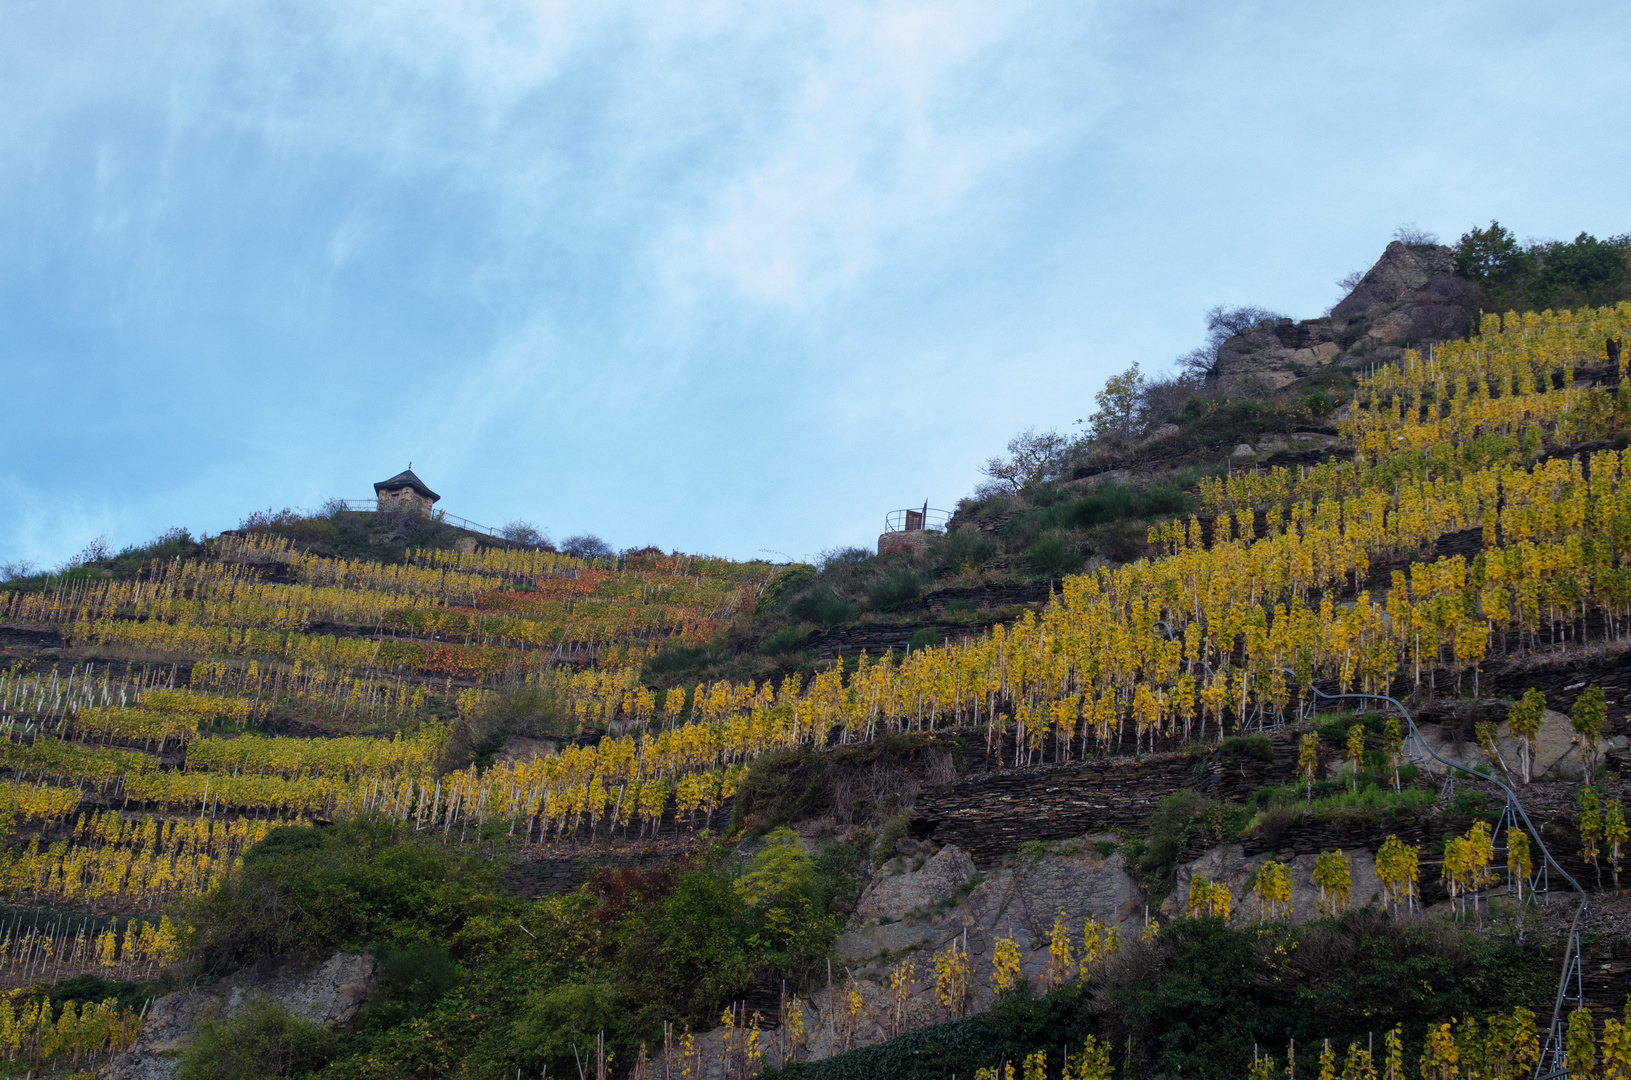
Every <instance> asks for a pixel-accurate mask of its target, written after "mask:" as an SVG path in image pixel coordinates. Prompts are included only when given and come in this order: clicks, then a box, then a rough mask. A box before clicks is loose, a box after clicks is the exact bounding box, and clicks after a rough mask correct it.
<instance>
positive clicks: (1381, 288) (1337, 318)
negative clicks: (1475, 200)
mask: <svg viewBox="0 0 1631 1080" xmlns="http://www.w3.org/2000/svg"><path fill="white" fill-rule="evenodd" d="M1476 304H1477V290H1476V288H1475V287H1474V286H1473V284H1472V283H1471V282H1470V281H1468V280H1467V279H1466V278H1463V277H1461V276H1460V275H1459V274H1458V273H1457V272H1456V266H1455V254H1454V252H1452V251H1451V250H1450V249H1449V248H1447V247H1444V246H1442V245H1438V244H1422V245H1413V246H1406V245H1405V244H1402V243H1400V242H1399V241H1397V240H1395V241H1394V242H1393V243H1391V244H1389V245H1388V246H1387V250H1385V251H1384V252H1383V253H1382V257H1381V258H1380V259H1379V260H1377V262H1376V265H1375V266H1373V267H1371V268H1370V271H1369V272H1368V273H1366V274H1365V276H1364V278H1362V279H1361V280H1360V282H1359V284H1358V285H1356V286H1355V287H1354V290H1353V291H1352V292H1351V293H1349V294H1348V295H1347V296H1346V297H1345V298H1344V299H1343V300H1342V302H1341V303H1339V304H1337V306H1336V307H1334V308H1332V309H1331V314H1329V315H1327V316H1325V317H1324V318H1321V319H1305V320H1303V321H1302V322H1292V321H1291V320H1290V319H1278V320H1266V321H1264V322H1262V323H1259V324H1258V325H1257V326H1254V327H1252V328H1251V329H1249V330H1246V331H1244V332H1242V333H1239V334H1236V335H1235V336H1234V337H1232V338H1230V339H1229V340H1227V341H1225V342H1224V343H1223V344H1222V345H1221V346H1219V347H1218V358H1217V364H1216V366H1215V367H1214V368H1213V369H1212V371H1211V373H1210V374H1209V375H1208V380H1209V381H1211V382H1213V383H1214V384H1215V385H1216V386H1217V387H1218V388H1219V389H1220V390H1222V391H1223V392H1224V393H1226V394H1254V393H1264V392H1270V391H1274V390H1279V389H1280V388H1282V387H1285V386H1289V385H1290V384H1292V383H1294V382H1296V381H1297V380H1298V379H1300V378H1303V377H1305V376H1307V375H1308V374H1310V373H1311V372H1313V371H1314V370H1316V369H1318V368H1320V367H1323V366H1325V365H1327V364H1342V365H1344V366H1348V367H1358V366H1359V365H1361V364H1372V363H1385V362H1388V361H1393V360H1397V359H1399V358H1400V357H1402V356H1403V355H1404V350H1405V349H1406V348H1410V347H1416V346H1423V345H1427V344H1429V343H1431V342H1436V341H1447V340H1449V339H1452V338H1458V337H1462V336H1464V335H1465V334H1466V333H1467V331H1468V329H1469V328H1470V327H1471V325H1472V318H1473V314H1474V311H1475V309H1476Z"/></svg>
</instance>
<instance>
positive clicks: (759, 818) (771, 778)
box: [731, 750, 832, 834]
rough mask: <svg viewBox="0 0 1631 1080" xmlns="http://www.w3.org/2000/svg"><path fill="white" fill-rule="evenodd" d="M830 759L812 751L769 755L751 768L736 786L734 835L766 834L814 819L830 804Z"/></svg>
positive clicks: (733, 807) (732, 809)
mask: <svg viewBox="0 0 1631 1080" xmlns="http://www.w3.org/2000/svg"><path fill="white" fill-rule="evenodd" d="M830 769H831V765H830V763H829V760H828V757H827V755H825V754H818V753H816V752H815V751H813V750H783V751H780V752H778V753H773V754H766V755H765V756H764V757H761V758H759V759H758V760H757V761H755V762H753V764H752V765H750V766H748V771H747V774H746V775H745V776H743V777H742V779H741V780H739V781H738V782H737V785H736V798H735V800H734V801H733V803H732V806H731V831H732V832H736V831H737V830H741V829H746V830H747V831H748V832H750V833H755V834H757V833H764V832H768V831H770V830H771V829H774V828H777V827H778V826H781V825H791V824H792V823H793V822H795V821H800V820H803V819H804V818H808V817H814V816H815V815H816V814H819V813H821V812H822V811H823V810H825V809H826V808H827V807H828V805H830V803H831V799H832V794H831V792H830V791H829V790H828V786H827V779H828V774H829V771H830Z"/></svg>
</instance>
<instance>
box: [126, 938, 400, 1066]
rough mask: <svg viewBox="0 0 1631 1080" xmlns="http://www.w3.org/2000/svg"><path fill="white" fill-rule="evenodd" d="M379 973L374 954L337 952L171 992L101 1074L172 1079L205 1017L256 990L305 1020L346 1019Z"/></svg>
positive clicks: (230, 1009)
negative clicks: (309, 962)
mask: <svg viewBox="0 0 1631 1080" xmlns="http://www.w3.org/2000/svg"><path fill="white" fill-rule="evenodd" d="M373 973H374V959H373V957H371V956H369V955H368V954H366V953H344V952H337V953H335V954H334V955H333V956H330V957H329V958H328V959H327V960H326V961H324V962H323V963H321V964H318V965H316V966H315V967H307V968H302V967H298V966H295V965H290V964H281V965H277V966H270V967H262V966H257V967H251V968H245V969H243V970H242V971H239V972H235V973H234V974H232V975H229V976H227V977H226V978H224V979H222V980H221V981H220V982H216V983H212V984H210V985H209V986H206V987H201V988H198V989H194V990H182V991H178V992H177V993H174V994H166V995H165V996H164V997H161V998H159V999H158V1000H157V1001H155V1002H153V1007H152V1008H151V1009H150V1010H149V1011H148V1014H147V1020H146V1023H144V1024H143V1025H142V1033H141V1035H140V1036H138V1037H137V1039H136V1041H135V1043H133V1044H132V1045H131V1046H130V1048H129V1049H127V1050H125V1051H123V1052H122V1053H119V1054H117V1055H115V1056H114V1058H113V1060H112V1061H110V1062H108V1064H106V1065H104V1066H103V1067H102V1068H101V1069H100V1070H99V1071H98V1072H97V1074H96V1075H97V1080H170V1078H171V1077H173V1076H175V1074H176V1069H177V1068H178V1067H179V1066H180V1060H179V1055H180V1053H181V1052H182V1051H184V1050H185V1049H186V1048H187V1046H188V1044H190V1043H191V1042H192V1039H193V1036H194V1033H195V1032H196V1031H197V1030H198V1024H199V1022H200V1021H201V1020H203V1019H204V1018H205V1017H206V1016H209V1015H218V1016H222V1017H230V1016H231V1015H232V1014H233V1013H234V1012H235V1011H237V1010H238V1009H239V1008H241V1007H242V1006H243V1004H244V1002H246V1001H248V1000H250V999H251V998H252V997H254V996H256V995H260V996H264V997H266V998H269V999H271V1000H272V1001H275V1002H277V1003H278V1004H279V1005H281V1006H283V1007H284V1008H285V1009H287V1010H288V1011H289V1012H290V1013H292V1014H293V1015H295V1016H297V1017H299V1018H300V1019H302V1020H309V1021H311V1022H312V1023H315V1024H343V1023H345V1022H346V1021H348V1020H350V1019H351V1018H352V1017H353V1016H355V1015H356V1013H357V1010H358V1009H359V1008H361V1007H362V1003H363V998H364V997H365V995H366V993H367V989H368V980H369V978H370V977H371V976H372V975H373Z"/></svg>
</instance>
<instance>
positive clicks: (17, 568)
mask: <svg viewBox="0 0 1631 1080" xmlns="http://www.w3.org/2000/svg"><path fill="white" fill-rule="evenodd" d="M39 572H40V568H39V567H38V566H36V565H34V563H32V562H30V561H29V560H28V559H14V560H12V561H11V562H4V563H0V581H22V580H23V579H25V578H31V577H34V576H35V575H36V574H38V573H39Z"/></svg>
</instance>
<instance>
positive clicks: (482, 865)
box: [183, 814, 495, 972]
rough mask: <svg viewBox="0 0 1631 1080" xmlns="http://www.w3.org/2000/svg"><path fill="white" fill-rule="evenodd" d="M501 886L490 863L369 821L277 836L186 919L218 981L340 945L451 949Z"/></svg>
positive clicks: (290, 829)
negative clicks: (440, 945)
mask: <svg viewBox="0 0 1631 1080" xmlns="http://www.w3.org/2000/svg"><path fill="white" fill-rule="evenodd" d="M494 881H495V877H494V871H493V868H492V864H491V863H490V862H488V861H486V860H482V859H480V858H479V857H475V856H472V857H469V858H464V859H461V858H458V857H456V856H454V855H452V854H450V853H448V852H447V851H445V850H443V849H442V848H441V847H440V845H435V846H433V844H432V842H429V841H425V840H421V839H419V838H416V837H415V836H414V835H413V833H412V832H411V831H410V830H408V829H406V828H405V827H404V826H402V825H400V824H399V823H397V822H395V821H392V820H390V819H388V818H385V817H382V816H379V815H374V814H369V815H365V816H363V817H359V818H356V819H354V820H351V821H342V822H336V823H335V824H333V825H329V826H324V827H321V828H310V827H304V828H303V827H294V826H284V827H282V828H277V829H273V830H272V831H271V832H270V833H269V834H268V835H267V837H266V839H265V840H263V841H261V842H260V843H259V844H257V845H255V846H254V847H253V848H251V849H250V850H249V853H248V854H247V855H245V856H244V862H243V868H242V869H241V870H239V871H237V872H236V873H234V874H233V875H231V876H230V877H228V878H227V879H226V880H225V881H223V882H221V883H220V884H218V885H217V886H216V887H215V888H213V889H211V890H210V891H209V892H208V893H205V894H204V895H203V896H201V897H197V898H195V899H193V900H191V901H190V902H188V903H187V904H186V905H185V906H184V909H183V917H184V919H185V920H186V921H187V922H189V923H190V924H191V925H192V926H193V928H194V932H195V943H196V945H197V946H198V947H199V949H200V950H201V952H202V958H203V961H204V964H205V967H206V968H207V969H209V970H212V971H217V972H220V971H227V970H230V969H232V968H235V967H237V966H239V965H242V964H247V963H251V962H253V961H256V960H260V959H263V958H268V957H274V956H286V955H289V956H302V957H308V958H315V957H318V956H322V955H324V954H326V953H327V952H328V951H329V950H331V949H334V948H337V947H340V946H351V947H359V948H360V947H363V946H366V945H368V944H370V943H373V942H380V941H385V942H395V943H399V944H408V943H412V942H416V941H424V940H436V939H441V940H446V939H448V938H450V937H452V936H453V935H454V934H455V933H457V932H458V929H459V927H460V926H461V925H462V924H463V923H464V921H465V920H466V919H467V918H470V917H472V916H475V915H479V914H482V913H483V912H485V911H487V910H489V909H490V908H491V907H492V905H493V903H494V902H495V898H494V897H493V885H494Z"/></svg>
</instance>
